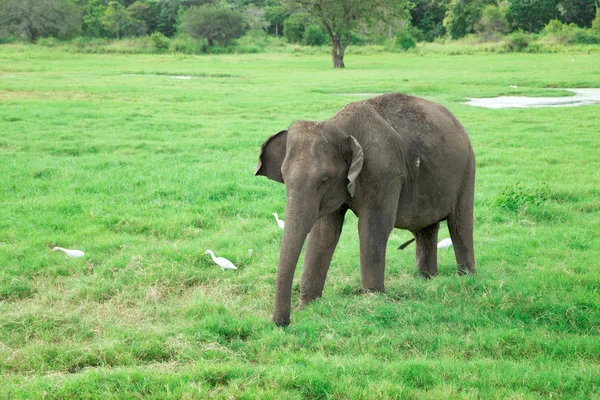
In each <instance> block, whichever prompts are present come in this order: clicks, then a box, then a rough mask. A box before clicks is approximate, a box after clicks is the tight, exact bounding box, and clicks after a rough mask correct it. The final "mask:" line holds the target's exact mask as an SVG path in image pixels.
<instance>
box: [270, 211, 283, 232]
mask: <svg viewBox="0 0 600 400" xmlns="http://www.w3.org/2000/svg"><path fill="white" fill-rule="evenodd" d="M273 215H274V216H275V221H277V225H279V227H280V228H281V229H283V227H284V226H285V222H283V220H282V219H279V215H277V213H273Z"/></svg>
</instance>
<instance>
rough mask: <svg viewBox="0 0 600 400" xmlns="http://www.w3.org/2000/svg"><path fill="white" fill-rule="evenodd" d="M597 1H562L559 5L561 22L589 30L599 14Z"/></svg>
mask: <svg viewBox="0 0 600 400" xmlns="http://www.w3.org/2000/svg"><path fill="white" fill-rule="evenodd" d="M596 4H598V3H597V0H561V1H560V2H559V4H558V10H559V13H560V19H561V22H563V23H565V24H575V25H577V26H579V27H580V28H589V27H590V26H591V25H592V21H593V19H594V15H596V14H597V8H596Z"/></svg>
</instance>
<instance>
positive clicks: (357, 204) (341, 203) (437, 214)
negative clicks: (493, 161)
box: [255, 93, 476, 326]
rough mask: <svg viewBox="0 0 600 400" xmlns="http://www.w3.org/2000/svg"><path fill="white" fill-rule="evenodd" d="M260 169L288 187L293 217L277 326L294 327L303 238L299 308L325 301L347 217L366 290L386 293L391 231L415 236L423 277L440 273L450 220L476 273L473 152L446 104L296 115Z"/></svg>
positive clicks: (466, 266) (406, 101) (411, 101)
mask: <svg viewBox="0 0 600 400" xmlns="http://www.w3.org/2000/svg"><path fill="white" fill-rule="evenodd" d="M255 175H263V176H266V177H267V178H269V179H272V180H274V181H277V182H281V183H284V184H285V190H286V221H285V229H284V232H283V238H282V242H281V249H280V255H279V263H278V266H277V277H276V288H275V305H274V311H273V322H274V323H275V324H276V325H278V326H287V325H289V323H290V310H291V291H292V281H293V277H294V272H295V269H296V264H297V262H298V258H299V256H300V253H301V250H302V247H303V246H304V242H305V240H306V239H307V237H308V240H307V243H306V252H305V258H304V269H303V273H302V277H301V281H300V307H303V306H304V305H306V304H308V303H310V302H311V301H313V300H315V299H317V298H320V297H321V296H322V293H323V288H324V285H325V278H326V276H327V272H328V270H329V265H330V263H331V259H332V256H333V252H334V249H335V247H336V245H337V242H338V240H339V238H340V234H341V232H342V225H343V222H344V215H345V214H346V212H347V211H348V210H352V212H353V213H354V214H356V216H357V217H358V233H359V242H360V280H361V286H362V289H363V291H365V292H383V291H384V290H385V286H384V273H385V257H386V246H387V242H388V238H389V235H390V233H391V231H392V229H393V228H399V229H405V230H408V231H410V232H411V233H412V234H413V235H414V238H415V240H416V264H417V269H418V271H419V272H420V274H421V275H422V276H423V277H425V278H431V277H433V276H435V275H437V274H438V266H437V246H436V244H437V236H438V229H439V225H440V222H441V221H444V220H446V221H447V224H448V230H449V232H450V237H451V239H452V242H453V245H454V252H455V257H456V262H457V269H458V274H459V275H465V274H475V273H476V268H475V256H474V251H473V198H474V188H475V154H474V152H473V148H472V146H471V143H470V140H469V136H468V134H467V131H466V130H465V128H464V127H463V125H462V124H461V123H460V122H459V121H458V119H457V118H456V117H455V116H454V115H453V114H452V113H451V112H450V111H449V110H448V109H447V108H446V107H444V106H442V105H440V104H436V103H433V102H430V101H428V100H425V99H422V98H419V97H414V96H409V95H405V94H401V93H388V94H383V95H380V96H377V97H373V98H370V99H367V100H363V101H358V102H354V103H350V104H347V105H346V106H345V107H343V108H342V109H341V110H340V111H339V112H337V113H336V114H335V115H334V116H333V117H331V118H330V119H327V120H324V121H296V122H294V123H292V124H291V125H290V126H289V128H288V129H287V130H282V131H280V132H278V133H277V134H275V135H273V136H271V137H269V138H268V139H267V140H266V141H265V142H264V143H263V144H262V146H261V148H260V155H259V160H258V166H257V168H256V172H255Z"/></svg>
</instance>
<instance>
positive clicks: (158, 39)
mask: <svg viewBox="0 0 600 400" xmlns="http://www.w3.org/2000/svg"><path fill="white" fill-rule="evenodd" d="M150 40H152V42H153V43H154V47H156V50H158V51H159V52H163V51H167V50H169V46H170V43H169V38H168V37H166V36H165V35H163V34H162V33H160V32H154V33H153V34H152V35H150Z"/></svg>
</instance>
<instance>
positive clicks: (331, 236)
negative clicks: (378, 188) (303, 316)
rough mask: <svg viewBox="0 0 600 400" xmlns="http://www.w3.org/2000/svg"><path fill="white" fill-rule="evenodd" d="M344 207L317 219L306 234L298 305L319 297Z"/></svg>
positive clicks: (335, 243)
mask: <svg viewBox="0 0 600 400" xmlns="http://www.w3.org/2000/svg"><path fill="white" fill-rule="evenodd" d="M345 214H346V209H341V210H339V211H337V212H336V213H334V214H332V215H329V216H325V217H322V218H320V219H319V220H317V222H316V223H315V225H314V226H313V227H312V229H311V231H310V234H309V235H308V243H307V245H306V254H305V255H304V271H303V272H302V279H301V281H300V305H301V306H303V305H305V304H307V303H310V302H311V301H313V300H315V299H317V298H319V297H321V295H322V294H323V287H324V286H325V278H326V277H327V271H328V270H329V264H330V263H331V258H332V257H333V251H334V250H335V246H336V245H337V243H338V240H339V239H340V234H341V233H342V225H343V223H344V215H345Z"/></svg>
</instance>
